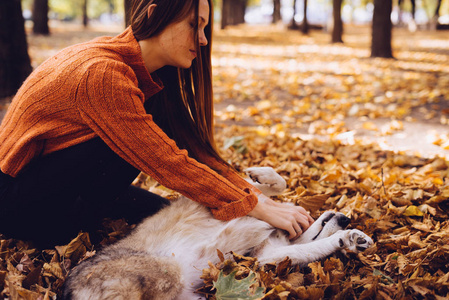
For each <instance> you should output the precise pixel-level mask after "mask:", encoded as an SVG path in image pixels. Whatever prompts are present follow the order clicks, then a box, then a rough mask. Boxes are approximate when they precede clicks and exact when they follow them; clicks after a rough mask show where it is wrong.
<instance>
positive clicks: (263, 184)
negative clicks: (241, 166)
mask: <svg viewBox="0 0 449 300" xmlns="http://www.w3.org/2000/svg"><path fill="white" fill-rule="evenodd" d="M244 171H245V173H246V174H247V175H248V176H249V178H251V180H252V181H253V182H254V183H255V186H256V187H258V188H259V189H264V190H265V191H266V192H265V191H264V190H262V192H264V194H265V193H268V194H271V195H278V194H280V193H282V192H283V191H284V190H285V189H286V187H287V183H286V182H285V180H284V178H282V177H281V176H280V175H279V174H278V173H277V172H276V171H275V170H274V169H273V168H271V167H252V168H248V169H245V170H244Z"/></svg>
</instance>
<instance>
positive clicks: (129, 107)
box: [0, 0, 313, 247]
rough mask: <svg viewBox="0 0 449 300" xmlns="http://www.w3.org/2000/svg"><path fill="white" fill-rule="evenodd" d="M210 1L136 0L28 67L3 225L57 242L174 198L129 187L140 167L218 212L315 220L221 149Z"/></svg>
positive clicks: (7, 137) (10, 122) (4, 154)
mask: <svg viewBox="0 0 449 300" xmlns="http://www.w3.org/2000/svg"><path fill="white" fill-rule="evenodd" d="M210 7H211V3H210V1H209V0H169V1H168V0H146V1H145V0H138V1H136V3H135V4H134V8H133V15H132V24H131V26H130V27H128V28H127V29H126V30H125V31H124V32H123V33H122V34H120V35H118V36H116V37H101V38H97V39H95V40H93V41H90V42H87V43H83V44H79V45H75V46H72V47H69V48H66V49H64V50H62V51H61V52H59V53H58V54H56V55H55V56H53V57H51V58H49V59H48V60H47V61H45V62H44V63H43V64H42V65H41V66H39V67H38V68H37V69H36V70H35V71H34V72H33V73H32V74H31V75H30V76H29V78H27V80H26V81H25V82H24V84H23V86H22V87H21V88H20V89H19V91H18V93H17V95H16V96H15V98H14V100H13V102H12V104H11V106H10V108H9V110H8V112H7V115H6V116H5V118H4V120H3V122H2V124H1V127H0V169H1V173H0V232H1V233H3V234H7V235H8V236H10V237H14V238H20V239H28V240H32V241H34V242H35V243H37V245H38V246H40V247H49V246H53V245H55V244H58V243H67V242H68V241H69V240H70V238H72V237H73V236H74V235H76V233H77V232H78V231H79V230H93V229H94V228H96V226H98V223H99V221H101V219H102V218H104V217H125V218H128V219H129V221H130V222H137V221H139V220H140V219H141V218H143V217H145V216H147V215H150V214H152V213H154V212H156V211H157V210H159V209H160V208H161V207H163V206H164V205H165V204H166V200H165V199H162V198H160V197H157V196H155V195H153V194H151V193H149V192H147V191H143V190H139V189H137V188H135V187H132V186H130V184H131V182H132V181H133V179H134V178H135V177H136V176H137V175H138V174H139V172H140V171H143V172H145V173H147V174H149V175H150V176H151V177H153V178H154V179H156V180H157V181H158V182H160V183H161V184H162V185H164V186H166V187H168V188H170V189H173V190H175V191H178V192H180V193H181V194H183V195H185V196H187V197H189V198H190V199H192V200H195V201H198V202H200V203H201V204H203V205H205V206H207V207H209V208H210V209H211V212H212V213H213V215H214V216H215V217H216V218H218V219H221V220H229V219H232V218H236V217H240V216H244V215H247V214H249V215H251V216H254V217H256V218H259V219H261V220H264V221H267V222H268V223H270V224H272V225H273V226H276V227H278V228H281V229H285V230H287V231H288V232H289V234H290V237H291V238H294V237H296V236H298V235H299V234H300V233H301V232H302V230H305V229H307V227H308V226H309V225H310V224H311V223H312V222H313V219H311V218H310V216H309V215H308V214H307V212H306V211H305V210H304V209H303V208H301V207H296V208H291V207H289V206H285V205H282V204H278V203H275V202H274V201H272V200H270V199H268V198H266V197H265V196H264V195H262V194H261V193H260V192H259V191H257V190H256V189H255V188H253V187H252V186H251V185H249V184H248V183H247V182H246V181H245V180H244V179H242V178H241V177H240V176H239V175H238V174H237V173H236V172H235V171H233V170H232V168H231V167H230V166H229V165H228V164H227V163H226V162H224V161H223V159H221V158H220V156H219V155H218V153H217V151H216V148H215V143H214V138H213V122H212V115H213V108H212V82H211V80H212V75H211V47H210V40H211V35H212V10H211V9H210ZM258 200H259V201H258ZM260 200H264V201H260Z"/></svg>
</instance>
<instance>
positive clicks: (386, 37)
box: [371, 0, 393, 58]
mask: <svg viewBox="0 0 449 300" xmlns="http://www.w3.org/2000/svg"><path fill="white" fill-rule="evenodd" d="M392 8H393V1H392V0H374V14H373V25H372V40H371V57H385V58H393V53H392V50H391V31H392V24H391V11H392Z"/></svg>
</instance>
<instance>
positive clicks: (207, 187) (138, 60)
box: [0, 28, 259, 220]
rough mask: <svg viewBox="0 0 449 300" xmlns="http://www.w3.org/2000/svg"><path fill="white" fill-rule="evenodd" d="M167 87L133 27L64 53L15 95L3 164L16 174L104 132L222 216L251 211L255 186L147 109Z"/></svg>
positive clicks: (5, 127) (1, 149) (0, 156)
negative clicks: (176, 137) (174, 136)
mask: <svg viewBox="0 0 449 300" xmlns="http://www.w3.org/2000/svg"><path fill="white" fill-rule="evenodd" d="M162 88H163V87H162V83H161V82H160V81H159V80H158V79H156V78H155V79H154V80H153V79H152V77H151V75H150V74H149V73H148V71H147V70H146V68H145V64H144V61H143V58H142V56H141V52H140V47H139V44H138V42H137V41H136V39H135V38H134V36H133V34H132V30H131V28H128V29H127V30H125V31H124V32H123V33H122V34H120V35H118V36H116V37H101V38H97V39H95V40H93V41H90V42H87V43H83V44H78V45H75V46H72V47H69V48H66V49H64V50H62V51H61V52H59V53H58V54H56V55H55V56H53V57H51V58H49V59H48V60H46V61H45V62H44V63H42V64H41V65H40V66H39V67H38V68H37V69H36V70H35V71H34V72H33V73H32V74H31V75H30V76H29V77H28V78H27V80H26V81H25V82H24V84H23V85H22V87H21V88H20V90H19V91H18V93H17V95H16V96H15V98H14V99H13V102H12V103H11V106H10V108H9V110H8V112H7V114H6V116H5V118H4V120H3V122H2V124H1V126H0V169H1V170H2V172H3V173H5V174H9V175H11V176H13V177H16V176H17V175H18V174H19V173H20V171H21V170H22V169H23V168H24V167H25V166H26V165H27V164H28V163H29V162H30V161H31V160H32V159H34V158H36V157H38V156H41V155H47V154H49V153H52V152H55V151H57V150H61V149H64V148H67V147H70V146H73V145H76V144H79V143H81V142H85V141H87V140H89V139H92V138H94V137H97V136H99V137H100V138H101V139H102V140H103V141H105V142H106V144H107V145H108V146H109V147H110V148H111V149H112V150H113V151H115V152H116V153H117V154H118V155H120V157H122V158H123V159H125V160H126V161H127V162H129V163H130V164H132V165H133V166H135V167H136V168H138V169H139V170H141V171H143V172H145V173H147V174H149V175H150V176H152V177H153V178H154V179H155V180H157V181H158V182H159V183H161V184H162V185H164V186H166V187H167V188H170V189H172V190H175V191H178V192H180V193H181V194H183V195H185V196H187V197H188V198H190V199H192V200H195V201H198V202H199V203H201V204H203V205H205V206H207V207H209V208H210V209H211V211H212V213H213V214H214V216H215V217H216V218H218V219H221V220H229V219H232V218H235V217H240V216H244V215H246V214H248V212H250V211H251V210H252V209H253V208H254V206H255V205H256V204H257V196H256V194H257V193H259V192H258V191H257V190H255V189H253V188H252V187H251V185H249V184H248V183H247V182H246V181H245V180H244V179H243V178H241V177H240V176H239V175H238V174H237V173H235V172H234V171H232V170H229V169H228V168H227V167H226V166H224V165H223V164H221V163H220V162H218V161H217V160H216V159H215V158H213V157H210V156H208V155H207V154H204V155H203V156H204V157H202V160H203V161H204V162H205V163H206V164H207V165H209V166H211V167H214V168H215V169H219V170H221V171H222V172H221V173H222V175H218V174H217V173H216V172H215V171H213V170H212V169H210V168H209V167H208V166H206V165H204V164H201V163H199V162H197V161H196V160H194V159H192V158H190V157H189V156H188V153H187V151H185V150H180V149H179V148H178V147H177V146H176V143H175V142H174V141H173V140H171V139H170V138H169V137H168V136H167V135H166V134H165V133H164V132H163V131H162V130H161V129H160V128H159V127H158V126H157V125H156V124H155V123H154V122H153V119H152V116H151V115H149V114H147V113H146V112H145V109H144V106H143V104H144V102H145V100H146V99H148V98H149V97H151V96H152V95H154V94H155V93H157V92H159V91H160V90H161V89H162ZM150 101H151V100H150ZM67 172H70V170H67Z"/></svg>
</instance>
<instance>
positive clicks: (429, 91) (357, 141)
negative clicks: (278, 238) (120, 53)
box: [0, 24, 449, 299]
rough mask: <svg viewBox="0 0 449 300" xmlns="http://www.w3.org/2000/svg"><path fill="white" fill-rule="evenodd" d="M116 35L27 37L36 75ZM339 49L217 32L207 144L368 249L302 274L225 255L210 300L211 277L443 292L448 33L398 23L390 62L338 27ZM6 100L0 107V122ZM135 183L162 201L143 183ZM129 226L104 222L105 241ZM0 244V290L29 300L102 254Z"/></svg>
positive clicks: (360, 292) (78, 32) (273, 32)
mask: <svg viewBox="0 0 449 300" xmlns="http://www.w3.org/2000/svg"><path fill="white" fill-rule="evenodd" d="M120 30H121V28H120V27H97V26H95V27H92V28H90V29H89V30H84V29H82V28H80V27H79V26H78V25H65V26H62V25H56V24H55V25H54V26H53V27H52V35H51V36H49V37H43V36H32V35H30V36H29V37H28V42H29V53H30V55H31V57H32V61H33V67H36V66H38V65H39V64H40V63H42V61H44V60H45V59H46V58H48V57H49V56H50V55H52V54H54V53H56V52H57V51H58V50H60V49H62V48H64V47H66V46H69V45H71V44H74V43H78V42H83V41H87V40H90V39H92V38H93V37H95V36H99V35H114V34H116V33H119V32H120ZM343 40H344V44H330V43H329V41H330V34H329V33H325V32H322V31H312V32H311V33H310V34H309V35H307V36H305V35H302V34H301V33H300V32H295V31H287V30H285V28H283V27H280V26H271V25H270V26H239V27H233V28H229V29H227V30H224V31H220V30H216V32H215V37H214V41H213V53H214V54H213V68H214V92H215V102H216V104H215V109H216V112H215V114H216V132H217V139H218V143H219V145H220V147H221V148H222V149H223V155H224V157H225V158H226V159H228V160H229V161H230V162H231V163H232V164H233V165H234V166H235V167H236V169H238V170H240V171H241V170H243V169H244V168H246V167H248V166H254V165H264V166H272V167H274V168H275V169H276V170H277V171H278V172H279V173H280V174H281V175H282V176H284V177H285V178H286V179H287V181H288V189H287V191H286V192H285V193H284V194H283V195H281V196H280V197H279V198H278V199H279V200H282V201H288V202H294V203H298V204H301V205H303V206H305V207H306V208H308V209H309V210H310V211H311V212H312V215H313V216H314V217H316V216H317V215H319V213H320V211H323V210H325V209H338V210H340V211H342V212H344V213H345V214H346V215H348V216H350V217H351V218H352V220H353V221H352V223H351V225H350V226H351V227H353V228H358V229H361V230H363V231H365V232H366V233H367V234H369V235H370V236H372V237H373V239H374V241H375V242H376V245H375V246H374V247H373V248H372V249H370V250H368V251H365V252H364V253H362V254H359V255H351V254H347V255H341V256H337V257H333V258H331V259H329V260H326V261H325V262H317V263H314V264H311V265H309V267H308V268H306V269H303V268H302V269H300V268H295V267H291V266H290V265H289V263H288V259H287V260H286V261H284V262H283V263H282V264H281V265H279V266H278V267H277V268H276V267H275V266H268V267H264V268H260V267H259V266H258V265H257V263H254V261H253V260H251V259H250V258H241V257H239V256H238V255H236V256H235V261H229V260H226V261H223V262H221V263H220V264H218V265H216V266H211V268H210V269H208V270H205V272H204V279H205V287H204V288H203V289H202V292H204V293H206V294H207V295H209V297H211V298H213V297H214V296H213V292H211V290H210V287H211V286H212V281H214V280H215V281H216V280H217V276H218V275H217V274H218V273H219V272H220V271H221V270H223V271H224V272H225V273H230V272H231V271H232V270H238V276H239V277H244V276H246V275H247V274H249V273H250V272H255V273H256V274H257V277H256V280H257V284H259V285H260V286H262V287H264V288H266V292H267V295H265V296H264V299H287V297H290V298H288V299H301V298H304V299H320V298H340V299H351V298H357V299H370V298H372V297H374V296H377V297H380V298H381V299H403V298H409V299H412V298H413V299H420V298H431V299H443V298H444V297H448V296H449V284H448V278H449V264H448V263H447V261H448V259H449V246H448V243H449V223H448V221H447V220H448V212H449V210H448V208H449V201H448V199H449V180H448V175H449V163H448V161H447V158H448V157H449V102H448V100H449V40H448V39H447V32H431V31H417V32H414V33H410V32H408V31H407V30H406V29H403V28H395V29H394V32H393V51H394V53H393V54H394V56H395V59H379V58H370V57H369V56H370V28H369V27H366V26H349V25H348V26H346V27H345V35H344V36H343ZM8 101H9V99H3V100H1V101H0V118H1V117H2V114H4V111H5V109H6V108H7V107H8ZM139 184H141V185H142V186H145V187H148V188H150V185H151V189H152V190H153V191H159V192H161V191H162V192H161V193H166V192H167V191H165V190H163V189H160V188H159V187H155V186H154V185H153V183H151V182H150V181H149V180H148V181H145V180H143V181H141V182H140V183H139ZM129 227H130V226H128V225H127V224H124V223H123V221H121V222H112V223H110V224H109V225H108V226H107V227H106V233H105V242H104V243H108V242H111V241H113V240H114V239H115V237H116V236H117V235H122V234H123V233H124V232H126V231H127V230H125V229H129ZM0 241H1V247H0V291H1V290H2V288H4V290H3V293H2V294H0V295H6V296H11V297H13V295H22V294H23V295H25V294H26V295H28V296H29V297H31V298H29V299H37V298H38V297H39V295H41V297H43V296H44V295H45V296H50V295H52V294H53V293H54V292H58V291H59V289H60V287H61V284H62V282H63V281H64V278H65V275H66V273H67V270H68V269H70V268H71V267H72V266H73V265H74V264H76V262H77V261H78V260H79V259H80V258H82V257H84V256H85V255H86V251H87V255H91V254H92V252H91V250H93V249H98V248H99V245H94V247H92V245H91V244H90V243H89V242H88V241H87V239H86V235H81V236H79V237H78V238H77V239H75V240H74V241H72V243H71V244H69V245H67V246H64V247H59V248H56V249H47V250H44V251H41V250H37V249H30V248H29V247H28V246H27V244H26V243H23V242H20V241H13V240H7V239H6V238H5V239H2V236H1V235H0ZM104 243H103V244H104ZM240 254H244V253H240ZM2 281H3V282H2ZM21 293H22V294H21ZM33 297H34V298H33ZM0 298H1V296H0Z"/></svg>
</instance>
